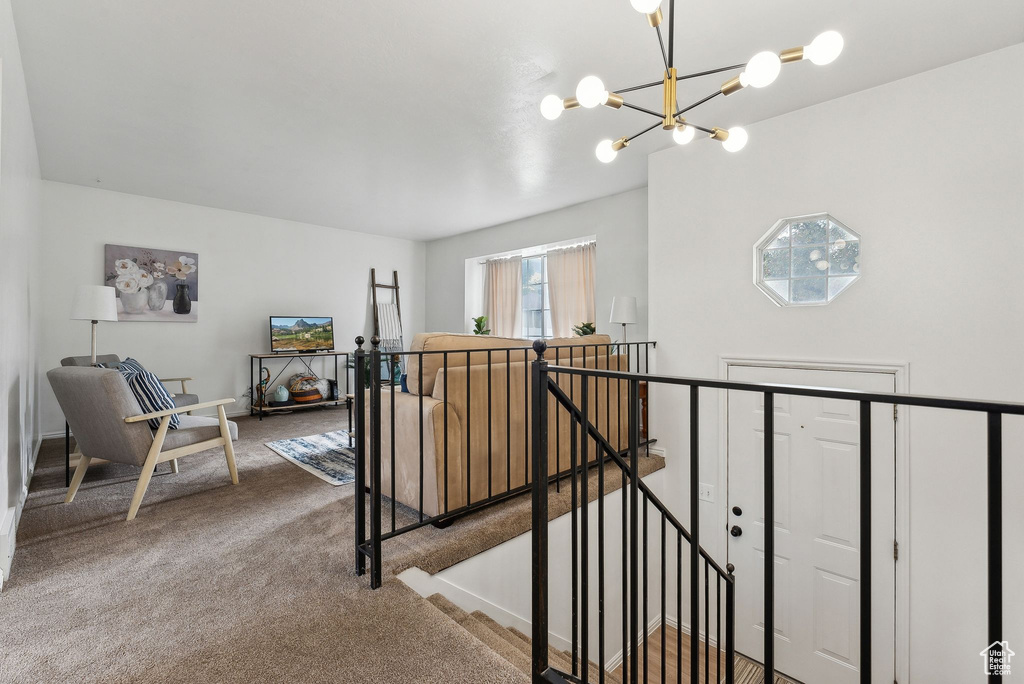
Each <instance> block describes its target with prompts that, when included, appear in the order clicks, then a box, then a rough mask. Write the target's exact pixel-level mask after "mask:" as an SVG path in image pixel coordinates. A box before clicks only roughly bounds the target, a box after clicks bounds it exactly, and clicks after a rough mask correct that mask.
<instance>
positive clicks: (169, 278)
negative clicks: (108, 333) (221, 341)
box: [103, 245, 199, 323]
mask: <svg viewBox="0 0 1024 684" xmlns="http://www.w3.org/2000/svg"><path fill="white" fill-rule="evenodd" d="M103 273H104V276H103V277H104V285H110V286H112V287H114V289H115V290H116V291H117V320H118V321H165V322H169V323H195V322H196V321H197V320H199V255H198V254H196V253H195V252H184V251H180V250H168V249H148V248H144V247H128V246H125V245H106V246H105V248H104V250H103Z"/></svg>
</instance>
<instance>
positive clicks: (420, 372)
mask: <svg viewBox="0 0 1024 684" xmlns="http://www.w3.org/2000/svg"><path fill="white" fill-rule="evenodd" d="M419 357H420V364H419V367H418V373H417V375H418V380H419V383H420V391H419V393H418V394H419V396H418V397H417V399H418V401H419V405H420V410H419V413H418V415H419V423H420V424H419V429H420V430H419V431H420V522H423V359H424V356H423V353H422V352H420V354H419ZM434 472H435V473H436V472H437V471H436V470H435V471H434ZM435 477H436V476H435ZM434 496H435V497H436V496H437V492H436V491H435V492H434ZM435 501H436V498H435Z"/></svg>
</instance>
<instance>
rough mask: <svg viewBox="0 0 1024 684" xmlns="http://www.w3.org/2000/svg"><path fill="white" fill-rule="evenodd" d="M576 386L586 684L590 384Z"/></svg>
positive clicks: (586, 681)
mask: <svg viewBox="0 0 1024 684" xmlns="http://www.w3.org/2000/svg"><path fill="white" fill-rule="evenodd" d="M582 380H583V383H582V384H581V385H580V413H581V414H582V416H583V425H582V426H581V428H580V458H581V461H582V473H581V474H580V482H581V483H582V485H583V491H582V492H581V496H580V508H581V509H582V510H581V513H582V514H583V520H582V523H583V524H582V529H581V530H580V560H581V562H582V568H581V571H580V576H581V577H582V579H583V586H582V587H581V588H580V589H581V594H582V596H581V597H580V601H581V602H582V605H583V609H582V611H581V622H582V625H583V629H582V632H583V634H582V635H581V641H582V644H583V648H582V652H583V653H582V658H581V661H580V669H581V674H582V676H583V684H589V682H590V412H589V409H590V382H589V381H588V378H587V377H586V376H584V377H583V378H582Z"/></svg>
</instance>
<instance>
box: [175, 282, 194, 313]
mask: <svg viewBox="0 0 1024 684" xmlns="http://www.w3.org/2000/svg"><path fill="white" fill-rule="evenodd" d="M174 313H176V314H187V313H192V300H191V299H190V298H189V296H188V284H187V283H178V291H177V292H175V293H174Z"/></svg>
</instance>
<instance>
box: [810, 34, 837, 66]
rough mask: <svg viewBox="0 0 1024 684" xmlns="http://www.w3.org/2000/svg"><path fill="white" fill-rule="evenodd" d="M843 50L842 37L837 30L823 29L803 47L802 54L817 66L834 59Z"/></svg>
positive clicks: (829, 62)
mask: <svg viewBox="0 0 1024 684" xmlns="http://www.w3.org/2000/svg"><path fill="white" fill-rule="evenodd" d="M842 51H843V37H842V36H841V35H839V32H838V31H825V32H824V33H822V34H819V35H818V37H816V38H815V39H814V40H813V41H811V44H810V45H808V46H807V47H805V48H804V56H805V57H806V58H807V59H809V60H811V61H812V62H813V63H815V64H817V65H818V66H825V65H826V64H831V63H832V62H834V61H836V57H838V56H839V53H841V52H842Z"/></svg>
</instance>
